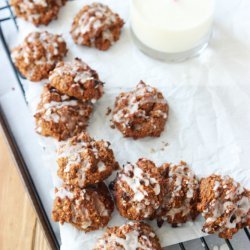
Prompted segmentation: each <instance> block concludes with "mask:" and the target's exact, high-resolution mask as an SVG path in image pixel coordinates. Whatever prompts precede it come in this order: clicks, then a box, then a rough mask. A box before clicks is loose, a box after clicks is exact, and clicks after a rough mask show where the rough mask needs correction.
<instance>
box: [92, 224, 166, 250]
mask: <svg viewBox="0 0 250 250" xmlns="http://www.w3.org/2000/svg"><path fill="white" fill-rule="evenodd" d="M106 249H109V250H117V249H119V250H127V249H130V250H137V249H138V250H141V249H148V250H149V249H150V250H161V249H162V248H161V245H160V241H159V239H158V237H157V235H156V234H155V232H154V231H153V229H152V228H151V227H150V226H149V225H148V224H146V223H144V222H128V223H127V224H125V225H122V226H120V227H111V228H108V229H107V230H106V232H105V233H104V235H103V236H102V237H101V238H100V239H99V240H98V241H97V244H96V246H95V247H94V250H106Z"/></svg>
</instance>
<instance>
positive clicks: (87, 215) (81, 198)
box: [52, 183, 114, 232]
mask: <svg viewBox="0 0 250 250" xmlns="http://www.w3.org/2000/svg"><path fill="white" fill-rule="evenodd" d="M113 210H114V203H113V201H112V198H111V196H110V194H109V191H108V188H107V187H106V185H105V184H104V183H99V184H97V185H94V186H89V187H88V188H86V189H80V188H79V187H74V186H67V185H64V186H62V187H60V188H58V189H56V193H55V200H54V206H53V210H52V219H53V220H54V221H59V222H60V223H61V224H63V223H65V222H66V223H70V224H72V225H73V226H75V227H76V228H77V229H79V230H82V231H85V232H89V231H94V230H98V229H100V228H102V227H105V226H106V225H107V224H108V222H109V220H110V218H111V214H112V212H113Z"/></svg>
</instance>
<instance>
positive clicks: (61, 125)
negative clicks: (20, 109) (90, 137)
mask: <svg viewBox="0 0 250 250" xmlns="http://www.w3.org/2000/svg"><path fill="white" fill-rule="evenodd" d="M92 111H93V105H92V104H91V103H89V102H82V101H79V100H77V99H75V98H72V97H69V96H67V95H65V94H61V93H60V92H59V91H58V90H57V89H55V88H53V87H52V86H51V85H49V84H48V85H46V86H45V87H44V89H43V93H42V95H41V100H40V103H39V104H38V106H37V111H36V113H35V115H34V117H35V120H36V131H37V132H38V133H39V134H41V135H43V136H51V137H54V138H56V139H57V140H66V139H68V138H69V137H72V136H74V135H77V134H79V133H81V132H82V131H84V130H85V129H86V127H87V126H88V120H89V118H90V115H91V113H92Z"/></svg>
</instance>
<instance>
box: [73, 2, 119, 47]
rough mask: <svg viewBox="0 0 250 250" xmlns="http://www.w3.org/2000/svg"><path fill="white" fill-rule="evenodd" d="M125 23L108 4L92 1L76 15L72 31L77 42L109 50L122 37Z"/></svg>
mask: <svg viewBox="0 0 250 250" xmlns="http://www.w3.org/2000/svg"><path fill="white" fill-rule="evenodd" d="M123 24H124V22H123V20H122V19H121V18H120V17H119V15H118V14H116V13H114V12H112V10H111V9H110V8H109V7H108V6H106V5H103V4H101V3H92V4H90V5H86V6H84V7H83V8H82V9H81V10H80V11H79V13H78V14H77V15H76V16H75V18H74V21H73V23H72V26H71V31H70V33H71V36H72V38H73V40H74V42H75V43H76V44H79V45H84V46H88V47H96V48H97V49H99V50H107V49H109V47H110V46H111V45H112V44H113V43H114V42H116V41H117V40H118V39H119V38H120V33H121V29H122V27H123Z"/></svg>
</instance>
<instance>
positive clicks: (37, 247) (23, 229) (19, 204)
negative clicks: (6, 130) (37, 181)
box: [0, 130, 50, 250]
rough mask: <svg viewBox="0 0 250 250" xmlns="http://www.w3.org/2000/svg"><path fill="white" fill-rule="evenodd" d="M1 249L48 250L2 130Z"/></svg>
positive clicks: (0, 179)
mask: <svg viewBox="0 0 250 250" xmlns="http://www.w3.org/2000/svg"><path fill="white" fill-rule="evenodd" d="M0 249H1V250H19V249H20V250H45V249H46V250H50V247H49V245H48V243H47V241H46V238H45V236H44V233H43V230H42V228H41V226H40V224H39V221H38V219H37V217H36V214H35V211H34V209H33V207H32V204H31V201H30V200H29V197H28V195H27V194H26V190H25V189H24V186H23V185H22V182H21V179H20V177H19V175H18V172H17V169H16V167H15V164H14V161H13V159H12V158H11V154H10V151H9V148H8V145H7V144H6V142H5V140H4V136H3V134H2V131H1V130H0Z"/></svg>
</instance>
